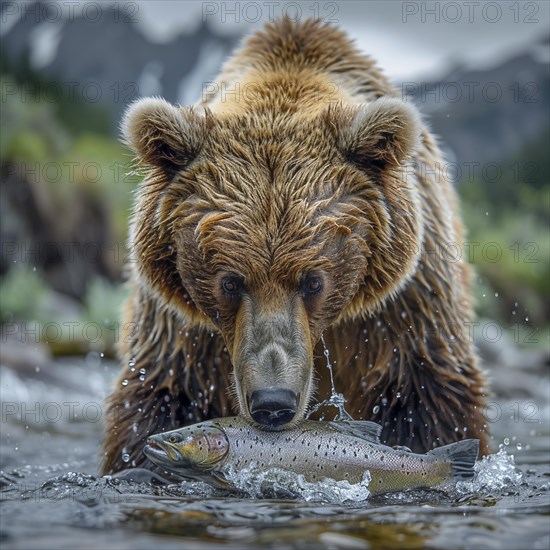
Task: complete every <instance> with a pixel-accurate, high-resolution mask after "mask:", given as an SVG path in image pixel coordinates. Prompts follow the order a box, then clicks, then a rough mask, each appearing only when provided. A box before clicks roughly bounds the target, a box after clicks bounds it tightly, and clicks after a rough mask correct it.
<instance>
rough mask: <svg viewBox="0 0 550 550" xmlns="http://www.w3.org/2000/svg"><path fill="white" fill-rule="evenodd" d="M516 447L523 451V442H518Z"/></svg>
mask: <svg viewBox="0 0 550 550" xmlns="http://www.w3.org/2000/svg"><path fill="white" fill-rule="evenodd" d="M516 449H517V450H518V451H521V449H523V445H522V444H521V443H518V444H517V445H516Z"/></svg>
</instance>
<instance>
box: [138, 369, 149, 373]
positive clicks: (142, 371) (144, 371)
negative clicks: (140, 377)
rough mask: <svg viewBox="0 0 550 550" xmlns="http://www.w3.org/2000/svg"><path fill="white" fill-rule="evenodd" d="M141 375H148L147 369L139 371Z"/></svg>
mask: <svg viewBox="0 0 550 550" xmlns="http://www.w3.org/2000/svg"><path fill="white" fill-rule="evenodd" d="M139 374H147V371H146V370H145V369H139Z"/></svg>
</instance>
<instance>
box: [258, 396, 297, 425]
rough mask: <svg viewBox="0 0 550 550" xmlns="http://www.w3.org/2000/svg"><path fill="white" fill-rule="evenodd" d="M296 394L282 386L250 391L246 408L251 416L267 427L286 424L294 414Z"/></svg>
mask: <svg viewBox="0 0 550 550" xmlns="http://www.w3.org/2000/svg"><path fill="white" fill-rule="evenodd" d="M297 406H298V396H297V395H296V394H295V393H294V392H293V391H292V390H287V389H284V388H266V389H265V390H256V391H254V392H252V395H251V396H250V400H249V402H248V409H249V411H250V415H251V416H252V418H253V419H254V420H255V421H256V422H257V423H258V424H261V425H262V426H265V427H267V428H278V427H280V426H283V425H284V424H288V423H289V422H290V421H291V420H292V419H293V418H294V415H295V414H296V408H297Z"/></svg>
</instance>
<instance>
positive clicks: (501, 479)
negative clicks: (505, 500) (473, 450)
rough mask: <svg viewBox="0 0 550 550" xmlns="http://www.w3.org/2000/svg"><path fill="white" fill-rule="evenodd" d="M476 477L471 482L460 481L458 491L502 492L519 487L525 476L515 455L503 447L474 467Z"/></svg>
mask: <svg viewBox="0 0 550 550" xmlns="http://www.w3.org/2000/svg"><path fill="white" fill-rule="evenodd" d="M474 471H475V476H474V478H473V479H472V480H471V481H459V482H458V483H457V484H456V489H457V491H458V492H459V493H462V494H465V493H484V492H491V491H497V492H498V491H502V490H503V489H509V488H511V487H517V486H518V485H520V484H521V482H522V480H523V474H522V472H521V471H520V470H518V468H517V466H516V463H515V460H514V455H511V454H508V453H507V452H506V447H505V446H503V445H501V447H500V450H499V451H498V453H495V454H493V455H488V456H484V457H483V458H482V459H481V460H480V461H478V462H476V464H475V465H474Z"/></svg>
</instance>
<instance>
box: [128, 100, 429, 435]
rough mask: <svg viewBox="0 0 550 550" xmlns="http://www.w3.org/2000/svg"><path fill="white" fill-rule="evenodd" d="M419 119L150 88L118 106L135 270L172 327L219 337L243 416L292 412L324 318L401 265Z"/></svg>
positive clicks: (373, 106) (354, 311)
mask: <svg viewBox="0 0 550 550" xmlns="http://www.w3.org/2000/svg"><path fill="white" fill-rule="evenodd" d="M420 131H421V124H420V122H419V119H418V115H417V114H416V111H415V110H414V109H413V108H412V107H410V106H408V105H405V104H403V103H401V102H400V101H398V100H397V99H393V98H389V99H388V98H382V99H378V100H376V101H373V102H371V103H367V104H358V105H351V106H349V105H348V106H344V105H330V106H328V107H327V108H325V109H322V110H318V111H315V112H307V113H300V112H298V111H296V112H283V113H273V112H262V113H258V112H251V113H232V114H223V113H212V112H210V111H208V110H205V111H204V112H202V113H198V112H197V111H195V110H194V109H192V108H190V109H186V108H182V107H177V106H173V105H171V104H169V103H167V102H166V101H164V100H162V99H156V98H153V99H143V100H140V101H138V102H137V103H135V104H133V105H131V106H130V108H129V110H128V111H127V113H126V116H125V119H124V123H123V133H124V137H125V140H126V142H127V143H128V145H129V146H130V147H131V148H132V149H133V151H134V152H135V155H136V159H137V162H138V163H139V165H140V166H142V167H143V168H144V171H145V173H144V180H143V182H142V184H141V185H140V188H139V190H138V195H137V202H136V208H135V212H134V215H133V220H132V224H131V234H130V241H131V247H132V249H133V251H134V253H135V258H134V264H133V269H134V270H135V274H136V276H137V277H138V279H139V281H140V285H141V286H142V287H143V288H144V290H145V291H146V292H148V293H150V294H151V295H153V296H154V297H155V298H156V299H158V303H159V307H166V308H170V309H171V310H172V311H173V312H175V313H176V318H177V319H178V320H179V322H181V325H182V330H184V329H185V327H186V326H189V325H190V324H203V325H205V326H208V327H210V329H212V328H214V327H215V329H216V330H217V331H219V332H220V333H221V335H222V336H223V338H224V341H225V344H226V347H227V350H228V352H229V354H230V357H231V360H232V363H233V369H234V388H233V392H234V394H235V397H236V400H237V403H238V407H239V411H240V413H241V414H243V415H244V416H246V417H247V418H248V419H249V420H251V421H253V422H255V423H257V424H260V425H263V426H265V427H267V428H271V429H277V428H280V427H282V426H285V425H287V426H291V425H292V424H293V422H295V421H298V420H299V419H301V418H303V417H304V415H305V413H306V411H307V407H308V403H309V401H310V398H311V396H312V393H313V391H314V388H315V376H314V369H313V349H314V346H315V345H316V343H317V342H318V340H319V339H320V337H321V336H322V333H323V330H324V329H325V328H327V327H328V326H329V325H332V324H334V323H337V322H339V321H341V320H347V319H350V318H357V317H361V316H367V315H371V314H373V313H374V312H376V310H377V309H378V308H380V307H381V305H382V304H383V303H384V301H385V300H388V299H391V298H392V296H393V295H395V293H397V292H398V291H399V289H400V288H401V287H402V285H403V284H405V283H406V281H407V279H408V278H409V277H410V276H411V275H412V273H413V272H414V270H415V267H416V265H417V261H418V254H419V246H418V243H419V242H421V233H422V208H421V204H420V200H419V185H418V182H417V180H416V177H415V172H414V169H412V168H411V165H410V160H411V158H412V156H413V155H414V152H415V150H416V149H417V148H418V146H419V143H420V139H421V138H420Z"/></svg>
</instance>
